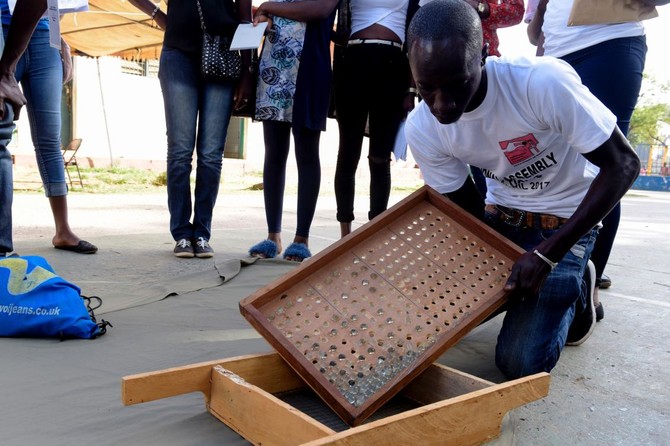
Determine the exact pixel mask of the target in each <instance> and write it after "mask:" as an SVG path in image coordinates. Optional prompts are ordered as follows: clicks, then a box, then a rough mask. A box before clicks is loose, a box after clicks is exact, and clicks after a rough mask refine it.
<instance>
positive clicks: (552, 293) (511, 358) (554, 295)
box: [494, 226, 597, 379]
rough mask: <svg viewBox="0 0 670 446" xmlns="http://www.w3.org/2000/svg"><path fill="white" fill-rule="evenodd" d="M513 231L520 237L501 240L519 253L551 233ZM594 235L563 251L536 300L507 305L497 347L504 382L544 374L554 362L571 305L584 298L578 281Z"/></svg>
mask: <svg viewBox="0 0 670 446" xmlns="http://www.w3.org/2000/svg"><path fill="white" fill-rule="evenodd" d="M494 227H495V226H494ZM496 229H498V228H496ZM512 232H513V231H512ZM518 232H519V233H525V234H523V235H522V236H519V237H516V238H517V240H514V238H515V234H513V233H512V234H510V232H507V234H506V235H507V236H508V238H510V239H512V241H515V242H516V243H517V244H519V245H520V246H522V247H523V248H524V249H532V248H533V246H535V245H537V243H539V242H540V241H541V240H542V239H545V238H547V237H549V236H551V234H552V233H553V232H554V231H537V230H526V231H523V230H522V231H518ZM596 234H597V231H596V230H592V231H590V232H589V233H588V234H586V235H585V236H584V237H582V238H581V239H580V240H579V241H578V242H577V243H576V244H575V245H574V246H573V247H572V248H571V249H570V251H568V253H567V254H566V255H565V257H564V258H563V259H562V260H561V261H560V262H559V263H558V266H557V267H556V268H555V269H554V270H553V271H552V272H551V273H550V274H549V276H548V277H547V280H546V281H545V283H544V285H543V286H542V290H541V291H540V294H539V296H537V297H530V296H529V297H525V298H523V299H521V298H520V297H514V298H512V300H510V302H508V304H507V305H506V307H505V308H506V314H505V318H504V320H503V326H502V328H501V330H500V334H499V335H498V344H497V346H496V365H497V366H498V368H499V369H500V370H501V371H502V372H503V373H504V374H505V375H506V376H507V377H508V378H510V379H514V378H519V377H521V376H526V375H530V374H533V373H538V372H542V371H545V372H549V371H550V370H551V369H553V368H554V366H555V365H556V363H557V362H558V358H559V356H560V353H561V351H562V350H563V347H564V346H565V341H566V338H567V334H568V329H569V328H570V324H571V323H572V319H573V317H574V314H575V305H576V302H577V301H578V300H580V301H581V303H583V302H584V301H585V299H586V288H585V283H584V280H583V276H584V271H585V270H586V264H587V262H588V259H589V256H590V253H591V250H592V249H593V244H594V242H595V238H596ZM517 235H518V234H517ZM533 239H534V241H533Z"/></svg>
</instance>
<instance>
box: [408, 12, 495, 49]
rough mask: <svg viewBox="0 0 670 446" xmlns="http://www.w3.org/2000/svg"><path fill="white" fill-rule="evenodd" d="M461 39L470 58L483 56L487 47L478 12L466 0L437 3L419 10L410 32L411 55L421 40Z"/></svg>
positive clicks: (409, 46)
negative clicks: (412, 49) (478, 55)
mask: <svg viewBox="0 0 670 446" xmlns="http://www.w3.org/2000/svg"><path fill="white" fill-rule="evenodd" d="M452 37H457V38H459V39H460V40H462V41H463V42H464V44H465V45H466V47H467V53H468V54H473V51H474V54H480V53H481V50H482V46H483V37H482V21H481V19H480V18H479V16H478V15H477V12H476V11H475V8H473V7H472V6H470V5H469V4H468V3H467V2H465V1H463V0H433V1H431V2H430V3H428V4H426V5H425V6H422V7H421V8H419V10H418V11H417V13H416V14H415V15H414V18H413V19H412V22H411V23H410V25H409V30H408V31H407V44H408V48H409V49H410V51H411V48H412V46H413V45H414V43H415V42H416V41H418V40H446V39H449V38H452Z"/></svg>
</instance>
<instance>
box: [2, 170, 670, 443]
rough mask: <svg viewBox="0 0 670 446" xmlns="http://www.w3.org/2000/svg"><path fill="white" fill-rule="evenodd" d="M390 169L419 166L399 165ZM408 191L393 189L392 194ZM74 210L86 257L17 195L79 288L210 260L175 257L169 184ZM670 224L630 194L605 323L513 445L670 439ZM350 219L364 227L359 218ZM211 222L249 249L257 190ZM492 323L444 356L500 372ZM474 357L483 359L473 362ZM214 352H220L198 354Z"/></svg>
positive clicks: (31, 247)
mask: <svg viewBox="0 0 670 446" xmlns="http://www.w3.org/2000/svg"><path fill="white" fill-rule="evenodd" d="M225 170H226V164H225V163H224V172H225ZM394 175H395V177H399V176H402V175H409V176H410V177H412V176H416V175H417V174H416V172H415V171H412V170H407V169H405V170H402V171H399V170H398V169H394ZM324 179H326V176H325V175H324ZM330 191H332V188H331V185H330V184H328V182H327V181H325V185H324V187H323V188H322V196H321V198H320V202H319V206H318V209H317V213H316V217H315V220H314V224H313V227H312V236H311V243H310V247H311V248H312V250H313V251H314V252H317V251H319V250H321V249H323V248H325V247H326V246H328V245H329V244H330V243H332V242H334V241H335V240H337V239H338V238H339V228H338V224H337V222H336V221H335V218H334V215H335V200H334V196H333V194H332V192H330ZM408 193H409V191H406V192H396V193H394V194H393V197H392V202H394V203H395V202H397V201H398V200H400V199H402V198H403V197H404V196H406V195H407V194H408ZM295 202H296V198H295V196H294V195H291V196H288V197H287V199H286V203H285V213H284V219H285V223H284V225H285V228H286V232H285V234H286V235H285V237H286V241H287V242H289V241H290V238H291V236H292V230H293V229H294V227H295V226H294V225H295ZM69 206H70V220H71V223H72V226H73V227H74V228H75V230H76V232H77V234H78V235H79V236H80V237H82V238H84V239H87V240H89V241H91V242H93V243H95V244H97V245H98V246H99V248H100V252H99V253H98V254H96V255H94V256H81V255H76V254H72V253H67V252H61V251H57V250H54V249H52V248H51V243H50V240H51V237H52V235H53V226H52V219H51V214H50V211H49V208H48V203H47V200H46V199H45V198H44V196H43V195H42V194H40V193H38V194H35V193H32V194H31V193H17V194H16V196H15V201H14V228H15V230H14V234H15V248H16V251H17V252H18V253H20V254H35V255H42V256H44V257H46V258H47V259H48V260H49V261H50V262H51V263H52V265H53V266H54V268H55V270H56V271H57V272H59V273H60V274H61V275H62V276H64V277H66V278H67V279H69V280H71V281H73V282H75V283H77V284H78V285H79V286H81V288H82V289H83V292H84V294H86V291H87V289H88V290H90V289H95V290H100V289H104V287H105V286H113V283H114V280H115V278H118V277H120V276H123V277H125V278H126V279H127V278H128V277H136V280H138V282H140V281H141V280H142V278H145V277H147V275H152V276H153V277H159V278H160V277H165V278H168V277H174V276H175V275H177V274H184V273H188V272H194V271H198V270H200V269H203V268H205V267H206V266H207V267H209V266H211V264H210V263H209V262H211V261H210V260H201V259H190V260H179V259H176V258H175V257H173V256H172V254H171V250H172V247H173V243H174V242H173V241H172V240H171V238H170V236H169V232H168V227H167V222H168V212H167V207H166V197H165V194H164V192H159V193H152V194H123V195H116V194H110V195H92V194H86V193H72V194H71V195H70V198H69ZM366 212H367V205H366V199H365V197H359V198H358V199H357V203H356V214H357V215H358V216H359V217H361V216H364V215H365V214H366ZM669 221H670V194H668V193H662V192H661V193H659V192H638V191H631V192H630V193H629V194H628V195H627V196H626V197H625V199H624V200H623V218H622V222H621V226H620V229H619V235H618V237H617V240H616V244H615V247H614V251H613V253H612V257H611V259H610V264H609V266H608V268H607V271H606V272H607V274H609V275H610V276H611V278H612V282H613V285H612V288H611V289H609V290H606V291H602V292H601V294H600V296H601V300H602V301H603V303H604V305H605V319H604V320H603V321H602V322H600V323H599V324H598V326H597V329H596V330H595V332H594V334H593V335H592V337H591V338H590V339H589V340H588V342H586V343H585V344H583V345H582V346H579V347H567V348H566V349H565V350H564V352H563V355H562V357H561V360H560V362H559V364H558V366H557V367H556V368H555V369H554V371H553V372H552V384H551V389H550V394H549V396H548V397H546V398H543V399H541V400H539V401H537V402H534V403H531V404H529V405H527V406H525V407H523V408H520V409H517V410H515V411H514V413H513V417H514V418H513V419H514V420H515V428H514V442H515V443H516V444H519V445H565V444H572V445H659V446H660V445H667V444H670V388H669V387H668V383H670V367H669V365H670V344H669V343H668V338H669V336H670V324H668V322H667V321H668V320H669V319H670V268H669V267H668V265H669V264H670V223H668V222H669ZM355 223H356V225H358V226H360V225H361V224H363V223H364V221H363V220H360V221H357V222H355ZM213 228H214V230H213V237H212V246H213V247H214V249H215V250H216V253H217V254H216V256H217V259H222V258H226V257H230V258H235V257H239V256H241V255H244V254H245V251H246V249H247V248H248V247H249V246H250V245H252V244H253V243H255V242H257V241H260V240H261V239H262V238H263V237H265V234H266V229H265V217H264V211H263V200H262V192H261V191H245V192H237V193H230V192H222V193H221V195H220V196H219V200H218V203H217V207H216V211H215V215H214V222H213ZM241 317H242V316H240V318H241ZM496 324H499V321H497V320H494V321H491V322H489V323H487V324H485V325H483V326H480V327H478V328H477V329H475V330H474V331H473V332H472V333H471V334H470V335H469V336H467V337H466V338H465V339H463V340H462V341H461V343H460V344H459V345H458V346H457V348H458V350H459V352H458V353H457V354H452V352H451V351H450V352H448V353H447V354H445V356H444V357H443V358H442V359H441V362H444V363H447V364H450V365H454V366H456V367H459V368H462V369H464V370H466V371H468V372H470V373H473V374H475V375H478V376H482V377H485V378H488V379H491V380H500V376H499V374H497V371H496V370H495V367H494V366H493V364H492V361H493V348H494V344H495V336H496V333H497V331H496V327H497V325H496ZM249 353H252V352H249ZM468 354H471V355H472V356H476V357H479V358H483V360H482V361H476V362H474V364H478V365H473V361H470V360H469V359H468ZM209 359H215V358H201V360H203V361H204V360H209ZM481 364H484V365H483V366H482V365H481ZM473 367H474V368H476V369H474V370H473V369H471V368H473ZM468 368H470V369H468ZM120 378H121V377H119V379H120ZM0 443H2V440H0Z"/></svg>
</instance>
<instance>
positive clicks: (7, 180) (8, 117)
mask: <svg viewBox="0 0 670 446" xmlns="http://www.w3.org/2000/svg"><path fill="white" fill-rule="evenodd" d="M14 127H15V125H14V112H13V110H12V107H10V106H9V104H6V105H4V115H3V117H2V119H0V257H5V256H6V255H7V254H8V253H10V252H12V251H13V250H14V244H13V242H12V200H13V197H14V183H13V171H12V170H13V166H12V154H11V153H9V150H8V149H7V145H9V142H10V141H11V140H12V132H13V131H14Z"/></svg>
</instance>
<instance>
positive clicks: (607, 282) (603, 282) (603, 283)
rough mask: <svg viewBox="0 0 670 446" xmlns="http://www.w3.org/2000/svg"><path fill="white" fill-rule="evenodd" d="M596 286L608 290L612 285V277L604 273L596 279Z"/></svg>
mask: <svg viewBox="0 0 670 446" xmlns="http://www.w3.org/2000/svg"><path fill="white" fill-rule="evenodd" d="M596 286H597V287H598V288H600V289H601V290H606V289H607V288H609V287H611V286H612V279H610V276H608V275H607V274H603V275H602V276H600V279H597V280H596Z"/></svg>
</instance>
